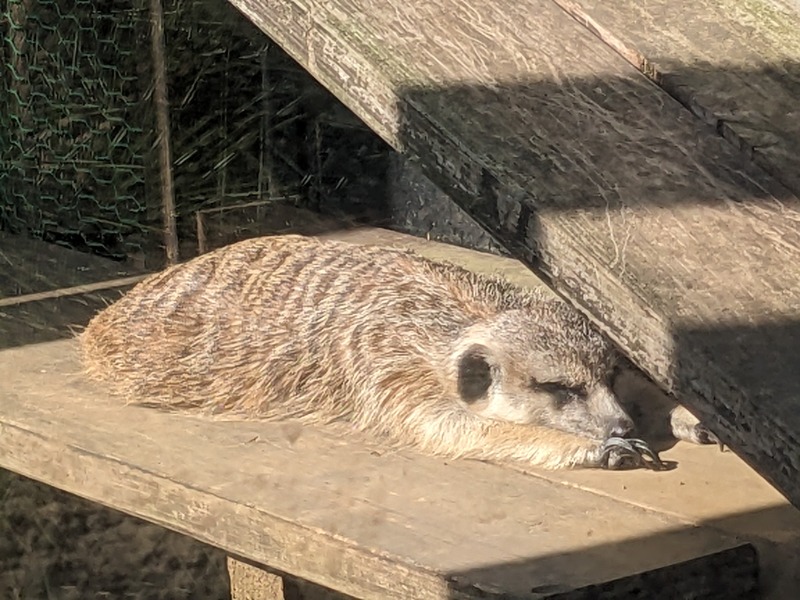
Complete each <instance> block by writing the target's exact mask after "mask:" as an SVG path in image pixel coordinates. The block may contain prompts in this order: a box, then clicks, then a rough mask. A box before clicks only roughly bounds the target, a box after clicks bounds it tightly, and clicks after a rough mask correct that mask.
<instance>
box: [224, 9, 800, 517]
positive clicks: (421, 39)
mask: <svg viewBox="0 0 800 600" xmlns="http://www.w3.org/2000/svg"><path fill="white" fill-rule="evenodd" d="M231 2H232V3H233V4H234V5H235V6H237V7H238V8H239V9H240V10H242V11H243V12H244V13H245V14H246V15H247V16H248V17H249V18H250V19H251V20H252V21H253V22H254V23H255V24H256V25H258V26H259V27H260V28H261V29H262V30H263V31H265V32H266V33H267V34H269V35H270V36H271V37H272V38H273V39H275V40H276V41H277V42H278V43H279V44H281V45H282V46H283V47H284V48H285V49H286V50H287V51H288V52H289V53H290V54H292V55H293V56H294V57H295V58H296V59H297V60H298V61H299V62H300V63H301V64H303V65H304V66H305V67H306V68H307V69H308V70H309V71H310V72H311V73H312V74H313V75H314V76H315V77H316V78H317V79H319V80H320V81H321V82H322V83H323V84H324V85H325V86H326V87H328V88H329V89H330V90H331V91H332V92H334V93H335V94H336V95H337V96H338V97H339V98H340V99H341V100H342V101H343V102H344V103H345V104H347V105H348V106H349V107H350V108H351V109H352V110H354V111H355V112H356V113H357V114H358V115H359V116H360V117H361V118H362V119H364V121H365V122H366V123H367V124H368V125H370V126H371V127H372V128H373V129H374V130H375V131H376V132H378V133H379V134H380V135H381V136H383V137H384V138H385V139H386V140H387V141H388V142H389V143H390V144H392V145H393V146H394V147H395V148H397V149H399V150H402V151H403V152H405V153H407V154H409V155H411V156H414V157H416V158H417V159H418V160H419V162H420V164H421V165H422V166H423V168H424V169H425V171H426V173H427V174H428V176H429V177H431V179H433V180H434V181H435V182H437V183H439V184H440V185H441V186H442V187H443V188H444V189H445V190H446V191H448V193H450V194H451V195H452V196H453V198H454V199H455V200H457V201H458V202H459V203H460V204H461V205H462V206H463V207H465V208H466V210H467V211H468V212H469V214H470V215H471V216H473V217H474V218H476V220H478V221H479V222H480V223H481V224H482V225H484V226H485V227H486V228H487V229H489V230H491V231H492V233H494V234H496V235H497V237H498V238H500V239H501V240H502V241H503V242H504V243H505V244H506V245H508V246H509V247H510V248H511V249H512V250H513V251H514V252H515V254H516V256H518V257H519V258H521V259H523V260H524V261H525V262H526V263H527V264H529V265H530V266H532V267H534V268H536V269H537V270H538V271H539V272H540V273H541V274H543V275H544V276H545V277H547V278H548V279H549V281H550V282H551V284H552V285H554V286H555V288H556V289H557V290H558V291H559V292H560V293H561V294H563V295H564V296H565V297H567V298H568V299H569V300H570V301H571V302H573V303H574V304H575V305H576V306H578V307H580V308H581V309H582V310H584V311H585V312H586V313H587V314H589V315H590V316H591V317H592V318H593V319H595V321H596V322H597V323H598V324H599V326H600V327H601V328H602V329H603V330H605V331H606V332H607V333H608V334H609V335H610V336H611V337H612V338H613V339H615V340H616V341H617V343H618V344H619V345H620V346H621V347H622V348H623V349H624V350H625V351H626V352H627V353H628V354H629V356H630V357H631V358H632V359H633V360H634V361H635V362H636V363H637V364H639V366H641V367H643V368H644V369H645V370H646V371H647V372H648V373H649V374H650V375H651V376H653V377H654V378H655V379H656V380H657V381H658V382H659V383H660V384H661V385H662V386H663V387H664V388H665V389H668V390H670V391H673V392H675V393H676V394H677V395H678V396H679V397H680V398H681V399H682V400H683V401H684V402H685V403H687V404H688V405H689V406H690V407H691V408H692V409H693V410H694V411H695V412H696V413H697V414H698V416H700V417H701V418H702V419H704V420H705V421H707V422H709V423H710V425H711V426H712V427H713V429H714V430H715V431H716V432H717V433H718V434H719V435H720V436H721V437H723V438H724V440H725V441H726V442H727V443H728V444H729V445H731V446H732V447H733V448H734V449H735V450H736V451H737V452H738V453H739V454H740V455H741V456H743V457H744V458H745V459H746V460H747V461H748V462H749V463H750V464H752V465H753V466H754V467H755V468H757V469H758V471H759V472H760V473H761V474H762V475H764V476H765V477H766V478H768V479H769V481H771V482H772V483H773V484H774V485H775V486H777V487H778V488H779V489H780V490H781V491H782V492H783V493H784V494H786V496H787V497H788V498H790V499H791V500H792V502H793V503H794V504H795V505H800V472H798V469H799V468H800V451H798V449H800V410H798V407H797V400H796V398H798V397H800V383H798V381H800V380H798V379H797V377H796V368H797V365H798V364H800V349H799V348H798V346H797V344H796V343H795V340H796V339H797V337H798V335H800V286H798V284H797V282H798V281H800V236H798V233H797V227H796V223H797V222H798V221H800V201H798V198H797V197H796V196H794V195H793V194H792V193H791V192H790V191H788V190H787V189H786V188H785V187H784V186H783V185H781V184H780V183H779V182H777V181H776V180H775V179H773V178H771V177H769V176H768V175H767V174H766V173H765V172H764V171H763V170H761V169H760V168H758V167H757V166H754V165H752V164H751V163H750V162H748V161H747V160H744V159H743V157H742V155H741V153H740V152H739V151H738V150H737V149H735V148H734V147H733V146H732V145H730V144H729V143H728V142H726V141H725V140H724V139H722V138H721V137H720V136H718V135H716V132H715V131H713V130H712V129H711V128H709V127H708V126H707V125H705V124H703V123H700V122H699V121H698V119H696V118H695V117H694V116H693V115H692V114H691V113H690V112H689V111H688V110H686V109H685V108H684V107H683V106H681V105H680V104H679V103H678V102H677V101H676V100H674V99H673V98H671V97H670V96H669V95H668V94H666V93H665V92H664V91H663V90H661V89H659V88H658V87H657V86H654V85H653V84H652V82H650V81H649V80H647V79H646V78H645V77H644V76H643V75H642V74H641V73H640V72H638V71H637V70H636V69H635V68H634V67H632V66H631V65H630V64H629V63H627V62H626V61H625V60H624V59H623V58H622V57H620V56H619V55H618V54H616V53H615V52H614V51H613V50H612V49H610V48H609V47H608V46H606V45H605V44H603V43H602V42H601V41H600V40H598V39H597V38H596V37H595V36H594V35H593V34H592V33H590V32H589V31H588V30H586V29H584V28H583V27H581V26H580V25H579V24H578V23H577V22H576V21H575V20H573V19H572V18H571V17H570V16H569V15H567V14H566V13H565V12H564V11H563V10H561V9H560V8H559V7H558V6H557V5H555V4H553V3H551V2H549V1H548V0H532V1H529V2H524V3H520V2H514V1H512V0H491V1H487V2H479V3H474V2H463V1H461V0H444V1H442V2H436V3H430V2H423V1H422V0H388V1H387V0H380V1H379V0H331V1H329V2H325V3H314V2H310V1H309V0H275V1H273V2H269V3H265V2H261V1H260V0H231ZM720 68H723V67H720Z"/></svg>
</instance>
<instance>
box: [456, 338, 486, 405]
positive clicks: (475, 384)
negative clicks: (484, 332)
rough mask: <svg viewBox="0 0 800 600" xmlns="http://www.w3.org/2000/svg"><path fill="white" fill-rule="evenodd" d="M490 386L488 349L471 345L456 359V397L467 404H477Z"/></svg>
mask: <svg viewBox="0 0 800 600" xmlns="http://www.w3.org/2000/svg"><path fill="white" fill-rule="evenodd" d="M491 385H492V367H491V365H490V364H489V349H488V348H487V347H486V346H483V345H481V344H473V345H472V346H470V347H469V348H467V350H466V351H465V352H464V353H463V354H462V355H461V356H460V357H459V358H458V395H459V396H461V399H462V400H463V401H464V402H466V403H467V404H472V403H473V402H477V401H478V400H480V399H481V398H483V397H484V396H485V395H486V392H487V391H488V390H489V387H490V386H491Z"/></svg>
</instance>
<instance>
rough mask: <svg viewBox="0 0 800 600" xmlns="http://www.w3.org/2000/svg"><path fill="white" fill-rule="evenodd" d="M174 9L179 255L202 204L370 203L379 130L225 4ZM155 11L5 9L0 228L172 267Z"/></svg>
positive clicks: (186, 250)
mask: <svg viewBox="0 0 800 600" xmlns="http://www.w3.org/2000/svg"><path fill="white" fill-rule="evenodd" d="M162 6H163V25H164V37H165V52H164V54H165V56H164V58H165V60H164V63H165V65H166V66H165V69H164V70H165V72H164V77H165V79H166V81H167V83H168V86H167V87H168V97H169V99H168V110H169V121H170V128H169V137H170V145H171V162H170V163H169V168H170V170H171V175H172V179H173V181H174V190H175V193H174V196H175V210H174V217H175V219H176V222H177V234H178V239H179V240H180V242H179V243H180V246H181V251H180V254H181V257H182V258H187V257H188V256H190V255H191V254H192V253H193V252H195V251H196V248H197V230H196V218H195V217H196V215H197V213H198V211H208V210H209V209H216V208H219V207H222V206H229V205H235V204H246V205H248V206H250V205H252V203H253V202H262V203H264V202H265V200H270V199H275V200H276V201H277V200H283V201H285V202H290V203H295V204H300V205H303V206H306V207H311V208H313V209H315V210H324V209H325V206H324V205H325V204H326V203H327V204H328V205H336V206H338V207H340V208H344V209H346V210H349V209H351V208H352V206H346V205H347V204H348V203H349V204H350V205H352V204H353V203H355V204H357V205H359V206H362V207H363V206H366V205H367V204H368V198H369V197H370V196H371V195H374V194H373V192H372V190H374V188H375V186H376V185H380V183H379V180H380V179H381V176H382V171H383V170H385V165H384V164H382V161H385V159H386V157H385V149H384V148H383V146H382V142H380V141H379V140H378V139H377V137H376V136H375V135H374V134H373V133H372V132H370V131H369V130H368V129H367V128H366V127H365V126H364V125H363V124H362V123H361V122H360V121H359V120H358V119H356V118H355V117H354V116H353V115H352V114H351V113H350V112H349V111H348V110H346V109H345V108H344V107H343V105H341V104H340V103H339V102H337V101H336V100H335V99H334V98H333V97H332V96H331V95H330V94H329V93H328V92H327V91H326V90H324V89H323V88H322V87H321V86H319V85H318V84H317V83H316V82H315V81H313V79H312V78H311V77H310V76H309V75H308V74H307V73H306V72H305V71H304V70H303V69H302V68H301V67H299V65H297V64H296V63H294V61H292V60H291V59H290V58H289V57H288V56H287V55H286V54H284V53H283V52H282V51H281V50H280V49H279V48H277V47H276V46H275V45H274V44H273V43H272V42H271V41H270V40H269V39H268V38H267V37H266V36H264V35H263V33H262V32H261V31H259V30H258V29H257V28H256V27H255V26H254V25H253V24H252V23H251V22H249V21H248V20H247V19H246V18H245V17H244V16H243V15H242V14H241V13H239V12H238V11H236V10H235V9H234V8H233V7H232V6H231V5H230V4H228V3H227V2H225V0H163V1H162ZM150 19H151V14H150V10H149V2H147V1H146V0H6V1H5V2H4V3H0V61H2V63H3V67H4V68H3V69H2V74H0V233H7V234H13V235H15V236H25V237H27V238H33V239H38V240H44V241H46V242H52V243H56V244H59V245H61V246H64V247H67V248H70V249H73V250H79V251H82V252H89V253H92V254H95V255H99V256H102V257H105V258H111V259H114V260H117V261H125V262H127V263H135V264H137V265H139V266H140V267H142V268H146V269H148V270H152V269H157V268H160V267H161V266H163V264H164V261H165V259H164V250H165V248H164V219H163V214H162V213H163V203H162V199H163V194H162V191H163V190H162V189H161V185H160V175H161V173H162V172H161V170H160V169H161V168H162V167H161V166H160V165H159V162H158V152H157V149H158V143H159V137H158V134H157V123H156V118H155V114H156V113H155V103H154V80H155V79H156V77H155V75H156V73H155V68H156V67H154V61H153V54H152V52H151V48H152V46H151V37H150V36H151V29H150V24H151V23H150ZM264 206H265V208H264V209H263V210H262V209H258V214H254V213H253V212H252V211H250V212H248V213H247V219H249V220H251V221H252V220H253V219H255V220H258V219H260V218H261V217H262V216H263V214H264V212H268V210H269V202H266V203H265V205H264ZM356 208H358V207H356ZM213 214H214V215H215V217H214V218H215V219H216V221H215V222H218V221H219V220H220V219H223V218H224V219H229V220H233V221H235V218H236V217H235V215H233V213H225V212H223V211H214V212H213ZM226 215H227V216H226ZM210 225H211V223H209V226H210ZM223 225H224V226H226V227H228V228H230V227H233V226H234V225H231V223H225V224H223Z"/></svg>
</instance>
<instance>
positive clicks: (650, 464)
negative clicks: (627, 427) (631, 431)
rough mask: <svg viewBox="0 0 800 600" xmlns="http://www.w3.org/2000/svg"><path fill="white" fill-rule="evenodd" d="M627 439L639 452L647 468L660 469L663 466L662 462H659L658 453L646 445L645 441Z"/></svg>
mask: <svg viewBox="0 0 800 600" xmlns="http://www.w3.org/2000/svg"><path fill="white" fill-rule="evenodd" d="M627 441H628V442H629V443H630V445H631V446H633V448H634V449H635V450H636V451H638V452H639V455H640V457H641V458H642V463H643V464H644V466H646V467H647V468H649V469H653V470H654V471H660V470H662V469H663V468H664V463H663V462H661V459H660V458H659V457H658V454H656V452H655V451H654V450H653V449H652V448H650V446H648V445H647V442H645V441H644V440H640V439H629V440H627Z"/></svg>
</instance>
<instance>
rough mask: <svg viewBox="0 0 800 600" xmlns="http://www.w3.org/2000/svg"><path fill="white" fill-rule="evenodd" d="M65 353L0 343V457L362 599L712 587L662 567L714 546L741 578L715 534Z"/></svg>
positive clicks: (728, 547) (696, 576) (691, 570)
mask: <svg viewBox="0 0 800 600" xmlns="http://www.w3.org/2000/svg"><path fill="white" fill-rule="evenodd" d="M73 351H74V346H73V345H72V343H71V342H69V341H59V342H49V343H44V344H38V345H35V346H29V347H24V348H15V349H11V350H4V351H2V352H0V464H1V465H2V466H3V467H5V468H8V469H10V470H13V471H15V472H18V473H21V474H23V475H26V476H29V477H32V478H35V479H38V480H40V481H43V482H45V483H48V484H51V485H55V486H57V487H59V488H61V489H64V490H67V491H70V492H73V493H76V494H78V495H81V496H83V497H86V498H89V499H91V500H95V501H98V502H100V503H102V504H106V505H109V506H113V507H114V508H117V509H119V510H123V511H125V512H128V513H131V514H134V515H136V516H139V517H142V518H144V519H147V520H149V521H152V522H155V523H158V524H161V525H164V526H166V527H169V528H171V529H174V530H176V531H179V532H183V533H186V534H189V535H191V536H192V537H195V538H197V539H199V540H201V541H204V542H207V543H210V544H213V545H215V546H218V547H221V548H222V549H224V550H227V551H228V552H230V553H232V554H233V555H236V556H246V557H248V558H249V559H251V560H253V561H256V562H258V563H261V564H264V565H268V566H270V567H272V568H275V569H277V570H279V571H282V572H287V573H292V574H294V575H296V576H298V577H302V578H303V579H307V580H309V581H313V582H316V583H319V584H322V585H326V586H327V587H330V588H333V589H338V590H341V591H343V592H345V593H349V594H351V595H354V596H356V597H360V598H411V597H413V598H417V599H419V600H425V599H427V598H437V599H438V598H442V599H443V598H479V597H483V596H482V594H483V592H481V591H480V590H481V589H485V590H488V592H495V593H499V592H501V591H504V592H509V593H515V594H518V595H520V596H521V595H522V594H524V593H526V592H528V591H529V590H530V589H532V588H534V587H539V586H555V587H551V588H548V589H552V590H554V591H567V590H570V589H574V588H578V589H583V588H585V587H586V586H587V585H591V584H598V583H604V582H609V581H613V580H616V579H618V578H622V579H621V580H620V581H619V582H617V583H609V584H608V585H609V586H610V587H609V589H608V594H609V597H618V596H617V595H616V594H615V593H614V591H615V589H620V590H622V589H625V590H627V589H629V588H630V587H631V586H632V585H634V583H635V582H636V581H639V580H638V574H640V573H645V572H648V571H652V570H654V569H658V568H661V567H667V566H673V568H672V569H671V570H670V571H669V573H665V574H664V575H662V576H656V578H655V580H654V581H652V582H650V583H648V585H647V588H646V589H647V593H648V594H649V595H648V597H659V592H658V585H661V586H662V588H663V586H664V585H665V584H667V583H669V581H671V580H672V579H674V578H676V577H677V578H679V579H680V580H681V581H682V585H683V581H684V578H685V580H686V585H689V586H699V587H698V588H697V589H698V590H701V593H700V597H717V596H718V594H719V593H720V592H721V590H723V589H724V590H727V589H728V586H727V585H726V583H725V581H721V579H720V575H721V574H720V573H717V574H715V573H714V572H713V571H712V570H711V569H704V568H703V562H702V561H703V559H701V560H700V562H699V563H697V564H695V565H694V566H691V565H689V566H687V569H686V570H685V571H684V570H682V569H681V568H680V564H678V563H682V562H684V561H688V560H692V559H695V558H696V557H698V556H703V555H711V554H714V553H717V554H716V555H715V556H709V557H708V561H709V564H710V565H712V564H713V565H714V569H715V570H717V571H719V569H720V568H722V569H723V571H724V572H725V579H727V578H730V579H732V581H733V585H734V588H733V591H732V592H731V595H730V596H728V597H736V595H737V594H739V597H748V595H749V594H750V593H751V592H752V590H753V585H754V577H755V569H756V567H755V563H754V556H753V554H752V551H751V549H750V547H749V546H746V547H740V546H738V545H737V543H736V542H735V541H733V540H730V539H729V538H726V537H725V536H724V535H722V534H720V533H718V532H716V531H713V530H707V529H705V528H702V527H700V528H698V527H691V526H690V527H686V526H684V525H683V524H682V523H681V522H680V521H679V520H677V519H674V518H670V517H668V516H665V515H661V514H657V513H651V512H647V511H642V510H640V509H637V508H635V507H632V506H628V505H625V504H622V503H619V502H617V501H614V500H612V499H609V498H604V497H602V496H598V495H596V494H593V493H588V492H583V491H580V490H574V489H569V488H565V487H563V486H559V485H557V484H554V483H551V482H548V481H544V480H542V479H539V478H535V477H530V476H526V475H523V474H517V473H515V472H512V471H508V470H506V469H502V468H498V467H493V466H490V465H484V464H479V463H467V462H460V463H456V464H447V463H443V462H442V461H439V460H433V459H428V458H425V457H419V456H415V455H410V454H403V453H381V452H380V451H379V450H378V449H377V448H376V447H370V446H369V445H366V444H359V443H358V440H353V439H350V440H348V439H346V438H344V437H339V436H334V435H331V434H329V433H327V432H322V431H319V430H315V429H313V428H309V427H302V426H299V425H296V424H288V425H287V424H285V423H284V424H259V423H232V422H220V421H207V420H202V419H196V418H190V417H182V416H175V415H166V414H162V413H159V412H157V411H153V410H148V409H143V408H137V407H132V406H127V407H126V406H121V405H119V404H114V403H112V402H110V401H108V400H106V399H105V398H104V397H103V396H102V392H101V391H98V390H96V389H93V388H92V387H91V386H89V385H88V384H87V383H86V382H85V380H84V379H83V378H82V377H81V376H80V375H79V374H78V373H77V370H78V367H77V364H76V360H75V356H74V352H73ZM587 542H588V543H587ZM720 552H721V553H722V554H719V553H720ZM720 561H721V562H722V564H721V565H720V564H719V563H720ZM667 576H668V577H669V578H670V579H666V580H665V579H664V577H667ZM632 577H633V582H632V580H631V578H632ZM476 585H477V586H478V588H475V587H474V586H476ZM542 589H544V588H542ZM725 593H728V592H727V591H726V592H725ZM704 594H708V596H705V595H704ZM545 595H547V594H545ZM492 596H493V594H492V593H489V597H492ZM662 597H672V596H671V594H670V595H668V596H662Z"/></svg>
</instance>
